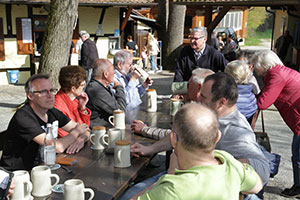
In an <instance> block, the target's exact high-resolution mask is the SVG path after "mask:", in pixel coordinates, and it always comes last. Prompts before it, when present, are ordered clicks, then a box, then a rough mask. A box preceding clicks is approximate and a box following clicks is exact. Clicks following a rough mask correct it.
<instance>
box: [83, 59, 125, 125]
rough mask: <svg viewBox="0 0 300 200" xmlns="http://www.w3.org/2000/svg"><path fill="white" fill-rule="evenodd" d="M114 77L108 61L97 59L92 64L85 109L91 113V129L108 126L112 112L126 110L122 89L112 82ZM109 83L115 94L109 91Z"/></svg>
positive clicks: (117, 83) (119, 85)
mask: <svg viewBox="0 0 300 200" xmlns="http://www.w3.org/2000/svg"><path fill="white" fill-rule="evenodd" d="M114 75H115V71H114V66H113V65H112V63H111V62H110V61H109V60H107V59H97V60H96V61H95V62H94V66H93V74H92V80H91V81H90V83H89V84H88V86H87V87H86V93H87V94H88V96H89V101H88V103H87V107H88V108H90V109H91V111H92V115H91V127H93V126H99V125H101V126H106V125H109V123H108V117H109V116H111V115H113V111H114V110H117V109H121V110H125V108H126V99H125V92H124V88H123V86H122V85H121V84H120V83H119V82H116V81H115V82H114ZM111 83H113V84H114V86H113V88H114V89H115V93H113V92H112V91H111V88H110V84H111Z"/></svg>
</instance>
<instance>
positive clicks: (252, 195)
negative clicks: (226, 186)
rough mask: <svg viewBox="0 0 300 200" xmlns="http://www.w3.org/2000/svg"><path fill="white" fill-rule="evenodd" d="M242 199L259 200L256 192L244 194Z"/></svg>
mask: <svg viewBox="0 0 300 200" xmlns="http://www.w3.org/2000/svg"><path fill="white" fill-rule="evenodd" d="M243 200H261V198H259V197H258V196H257V195H256V194H248V195H244V198H243Z"/></svg>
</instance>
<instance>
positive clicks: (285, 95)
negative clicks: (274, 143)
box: [252, 50, 300, 197]
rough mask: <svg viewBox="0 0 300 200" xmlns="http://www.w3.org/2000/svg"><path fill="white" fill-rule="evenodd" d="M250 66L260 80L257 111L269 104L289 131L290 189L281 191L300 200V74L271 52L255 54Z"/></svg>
mask: <svg viewBox="0 0 300 200" xmlns="http://www.w3.org/2000/svg"><path fill="white" fill-rule="evenodd" d="M252 63H253V65H254V70H255V72H256V73H257V75H259V76H262V77H263V78H264V79H263V80H264V87H263V88H262V90H261V92H260V94H259V96H258V98H257V105H258V109H260V110H265V109H267V108H268V107H270V106H271V105H272V104H274V105H275V107H276V108H277V109H278V111H279V113H280V115H281V116H282V119H283V120H284V122H285V123H286V124H287V125H288V127H289V128H290V129H291V130H292V131H293V133H294V135H293V141H292V166H293V176H294V185H293V186H292V187H291V188H286V189H284V190H283V191H282V192H281V194H282V195H283V196H285V197H300V84H299V80H300V74H299V72H297V71H295V70H293V69H290V68H288V67H285V66H284V65H283V63H282V62H281V60H280V58H279V57H278V56H277V55H276V54H275V53H274V52H273V51H271V50H262V51H257V52H256V53H255V55H254V57H253V60H252Z"/></svg>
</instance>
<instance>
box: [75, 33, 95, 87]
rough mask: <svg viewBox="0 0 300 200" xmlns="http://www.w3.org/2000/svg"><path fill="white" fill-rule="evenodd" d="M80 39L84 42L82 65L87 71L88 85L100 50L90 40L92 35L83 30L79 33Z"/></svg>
mask: <svg viewBox="0 0 300 200" xmlns="http://www.w3.org/2000/svg"><path fill="white" fill-rule="evenodd" d="M79 35H80V38H81V40H82V42H83V44H82V47H81V54H80V56H81V57H80V58H81V65H82V67H83V68H84V69H85V70H86V76H87V77H86V84H88V83H89V82H90V80H91V77H92V72H93V69H92V66H93V63H94V61H95V60H96V59H98V58H99V55H98V50H97V46H96V44H95V42H93V41H92V40H90V34H88V33H87V32H86V31H84V30H82V31H80V33H79Z"/></svg>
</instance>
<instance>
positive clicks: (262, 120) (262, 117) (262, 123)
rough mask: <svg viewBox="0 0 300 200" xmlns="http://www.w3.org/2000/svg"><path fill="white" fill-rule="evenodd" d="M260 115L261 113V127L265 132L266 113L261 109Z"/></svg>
mask: <svg viewBox="0 0 300 200" xmlns="http://www.w3.org/2000/svg"><path fill="white" fill-rule="evenodd" d="M260 115H261V127H262V131H263V133H265V122H264V115H263V111H262V110H261V111H260Z"/></svg>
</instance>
